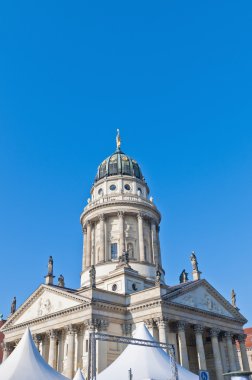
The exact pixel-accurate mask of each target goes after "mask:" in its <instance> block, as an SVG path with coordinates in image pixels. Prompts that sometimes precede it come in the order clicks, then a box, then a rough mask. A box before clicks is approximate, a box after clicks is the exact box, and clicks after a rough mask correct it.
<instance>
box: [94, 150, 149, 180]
mask: <svg viewBox="0 0 252 380" xmlns="http://www.w3.org/2000/svg"><path fill="white" fill-rule="evenodd" d="M112 175H128V176H131V177H136V178H138V179H141V180H144V177H143V175H142V172H141V169H140V167H139V165H138V163H137V162H136V161H135V160H134V159H132V158H131V157H129V156H127V155H126V154H124V153H123V152H121V150H120V148H117V150H116V151H115V153H113V154H112V155H111V156H109V157H108V158H106V159H105V160H104V161H103V162H102V163H101V164H100V165H99V166H98V171H97V175H96V177H95V181H99V180H100V179H102V178H104V177H108V176H112Z"/></svg>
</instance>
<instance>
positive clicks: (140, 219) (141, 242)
mask: <svg viewBox="0 0 252 380" xmlns="http://www.w3.org/2000/svg"><path fill="white" fill-rule="evenodd" d="M137 219H138V242H139V260H140V261H145V258H144V232H143V215H142V214H141V213H139V214H138V215H137Z"/></svg>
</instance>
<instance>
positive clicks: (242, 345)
mask: <svg viewBox="0 0 252 380" xmlns="http://www.w3.org/2000/svg"><path fill="white" fill-rule="evenodd" d="M246 337H247V336H246V334H240V335H238V342H239V344H240V351H241V360H242V369H243V371H249V370H250V369H249V362H248V355H247V350H246V346H245V340H246Z"/></svg>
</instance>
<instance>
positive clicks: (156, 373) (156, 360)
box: [97, 324, 198, 380]
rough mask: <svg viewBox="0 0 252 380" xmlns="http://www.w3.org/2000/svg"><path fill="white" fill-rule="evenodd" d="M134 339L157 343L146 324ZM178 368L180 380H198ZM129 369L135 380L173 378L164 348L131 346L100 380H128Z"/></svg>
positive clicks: (196, 377)
mask: <svg viewBox="0 0 252 380" xmlns="http://www.w3.org/2000/svg"><path fill="white" fill-rule="evenodd" d="M134 338H137V339H145V340H151V341H155V340H154V339H153V337H152V335H151V334H150V333H149V331H148V330H147V328H146V327H145V325H144V324H140V325H139V326H138V327H137V329H136V331H135V334H134ZM177 367H178V378H179V380H198V376H197V375H195V374H194V373H192V372H190V371H188V370H187V369H185V368H183V367H181V366H180V365H179V364H177ZM129 369H131V371H132V375H133V379H134V380H169V379H171V376H172V370H171V359H170V356H169V355H167V354H166V353H165V351H164V350H163V349H162V348H156V347H145V346H136V345H132V344H129V345H128V346H127V347H126V349H125V350H124V351H123V352H122V354H121V355H120V356H119V357H118V358H117V359H116V360H115V361H114V362H113V363H112V364H111V365H110V366H109V367H107V368H106V369H105V370H104V371H102V372H101V373H100V374H99V375H98V376H97V379H98V380H108V379H109V380H118V379H119V378H120V380H128V379H129Z"/></svg>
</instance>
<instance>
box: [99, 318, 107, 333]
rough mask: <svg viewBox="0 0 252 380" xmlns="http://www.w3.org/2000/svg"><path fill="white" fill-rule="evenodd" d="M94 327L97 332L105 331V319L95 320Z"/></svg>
mask: <svg viewBox="0 0 252 380" xmlns="http://www.w3.org/2000/svg"><path fill="white" fill-rule="evenodd" d="M96 325H97V329H98V331H107V328H108V325H109V322H108V321H107V320H106V319H97V320H96Z"/></svg>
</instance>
